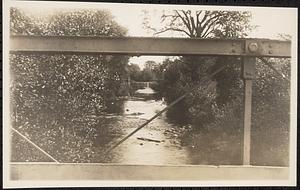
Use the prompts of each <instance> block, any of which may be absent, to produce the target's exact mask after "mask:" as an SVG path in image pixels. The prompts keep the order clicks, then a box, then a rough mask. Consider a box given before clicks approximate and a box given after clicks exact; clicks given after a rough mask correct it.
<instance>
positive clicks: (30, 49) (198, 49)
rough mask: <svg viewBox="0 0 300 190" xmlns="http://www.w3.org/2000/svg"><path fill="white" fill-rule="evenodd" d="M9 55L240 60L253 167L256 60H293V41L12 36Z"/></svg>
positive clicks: (247, 146) (246, 161) (247, 149)
mask: <svg viewBox="0 0 300 190" xmlns="http://www.w3.org/2000/svg"><path fill="white" fill-rule="evenodd" d="M10 52H11V53H22V54H23V53H35V54H36V53H43V54H53V53H54V54H55V53H66V54H68V53H70V54H126V55H138V56H140V55H160V56H162V55H200V56H235V57H241V58H242V65H243V69H242V77H243V80H244V87H245V88H244V143H243V144H244V145H243V146H244V148H243V164H244V165H250V150H251V147H250V144H251V143H250V137H251V105H252V98H251V97H252V81H253V80H254V73H255V62H256V58H262V57H280V58H290V57H291V42H290V41H278V40H269V39H236V40H232V39H187V38H140V37H139V38H136V37H78V36H76V37H73V36H11V37H10Z"/></svg>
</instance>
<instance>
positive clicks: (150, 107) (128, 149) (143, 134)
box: [109, 86, 191, 165]
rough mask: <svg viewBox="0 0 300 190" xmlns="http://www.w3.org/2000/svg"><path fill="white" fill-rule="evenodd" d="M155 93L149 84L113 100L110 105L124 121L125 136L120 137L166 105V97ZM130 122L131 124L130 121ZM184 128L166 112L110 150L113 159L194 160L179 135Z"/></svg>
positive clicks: (136, 161) (128, 161) (133, 161)
mask: <svg viewBox="0 0 300 190" xmlns="http://www.w3.org/2000/svg"><path fill="white" fill-rule="evenodd" d="M153 94H155V92H154V91H153V90H152V89H151V88H149V87H148V86H147V87H146V88H145V89H139V90H137V91H136V93H135V95H134V96H133V97H131V98H129V99H126V100H121V101H119V102H115V103H112V105H111V107H110V108H109V112H110V114H111V115H112V116H116V115H118V116H121V117H122V122H123V124H124V125H122V128H121V130H122V136H121V137H120V138H118V140H120V139H122V137H124V136H126V135H127V134H129V133H130V132H132V131H133V130H134V129H136V128H137V127H138V126H139V125H140V124H142V123H143V122H145V121H146V120H147V119H149V118H151V117H152V116H153V115H155V114H156V113H157V112H159V111H160V110H162V109H163V108H164V107H165V106H166V105H165V103H164V101H163V100H155V99H154V98H153ZM132 121H135V122H132ZM128 122H131V124H129V125H128ZM116 127H120V126H116ZM182 128H183V126H181V125H179V124H176V123H174V122H172V121H170V120H169V119H168V118H167V117H166V113H163V114H162V115H160V116H159V117H158V118H156V119H155V120H154V121H152V122H151V123H150V124H148V125H147V126H146V127H144V128H143V129H141V130H140V131H138V132H137V133H135V134H134V135H133V136H131V137H130V138H129V139H127V140H126V141H125V142H124V143H122V144H121V145H120V146H118V147H117V148H116V149H114V150H113V151H112V152H110V154H111V156H110V160H109V162H111V163H122V164H162V165H163V164H171V165H172V164H176V165H177V164H190V163H191V160H190V159H189V156H188V155H189V151H188V149H187V148H186V147H184V146H182V145H181V143H180V139H178V138H177V137H178V133H179V130H180V129H182ZM149 139H150V141H149ZM118 140H116V142H117V141H118ZM116 142H114V143H116Z"/></svg>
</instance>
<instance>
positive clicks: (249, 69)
mask: <svg viewBox="0 0 300 190" xmlns="http://www.w3.org/2000/svg"><path fill="white" fill-rule="evenodd" d="M254 67H255V58H254V57H245V58H243V71H242V72H243V79H244V143H243V164H244V165H250V150H251V106H252V80H253V79H254V75H255V68H254Z"/></svg>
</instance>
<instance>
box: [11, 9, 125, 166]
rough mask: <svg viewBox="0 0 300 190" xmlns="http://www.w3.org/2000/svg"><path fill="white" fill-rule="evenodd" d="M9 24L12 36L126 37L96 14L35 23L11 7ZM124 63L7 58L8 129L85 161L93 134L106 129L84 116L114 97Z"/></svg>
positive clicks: (98, 58) (96, 58)
mask: <svg viewBox="0 0 300 190" xmlns="http://www.w3.org/2000/svg"><path fill="white" fill-rule="evenodd" d="M10 21H11V23H13V24H11V28H10V29H11V31H12V33H13V34H23V35H60V36H62V35H64V36H68V35H75V36H124V35H126V30H125V29H124V28H123V27H121V26H119V25H118V24H117V23H116V22H115V21H114V20H113V17H112V16H111V14H110V13H109V12H107V11H102V10H76V11H67V12H60V13H57V14H54V15H52V16H50V18H49V20H46V19H45V20H44V22H43V23H40V22H37V20H36V19H35V18H33V17H29V16H26V15H24V13H22V11H20V10H18V9H15V8H12V9H11V20H10ZM127 62H128V57H126V56H109V55H71V54H54V55H47V54H11V55H10V66H11V67H10V72H11V76H12V77H11V97H12V100H11V103H12V104H11V105H12V108H13V110H14V111H13V115H12V120H13V121H15V122H14V126H15V127H16V128H17V129H19V130H20V131H21V132H22V133H23V134H28V136H29V138H30V139H32V140H33V141H34V142H37V143H38V144H39V145H40V146H41V147H42V148H45V150H47V151H48V152H49V153H50V154H52V155H53V156H55V157H57V158H60V159H61V160H63V161H66V162H68V161H70V162H78V161H88V160H90V159H91V157H90V153H89V154H87V153H86V152H84V151H85V148H88V149H91V148H93V146H92V143H93V140H94V139H95V138H96V134H97V133H98V134H100V132H99V131H101V132H102V133H103V131H104V130H105V129H103V128H104V127H106V125H100V124H99V122H100V121H98V120H91V119H89V118H88V116H89V115H91V114H94V115H99V114H101V113H102V112H103V111H105V108H106V102H107V101H109V100H110V99H113V98H115V97H116V96H117V95H118V92H119V89H120V85H121V82H120V81H121V79H122V77H123V76H124V75H125V74H126V72H125V66H126V64H127ZM97 131H98V132H97ZM70 144H72V145H75V146H74V147H70ZM94 151H95V150H94Z"/></svg>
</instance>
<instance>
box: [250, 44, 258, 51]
mask: <svg viewBox="0 0 300 190" xmlns="http://www.w3.org/2000/svg"><path fill="white" fill-rule="evenodd" d="M248 49H249V51H250V52H252V53H254V52H256V51H257V50H258V44H257V43H255V42H252V43H250V44H249V45H248Z"/></svg>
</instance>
